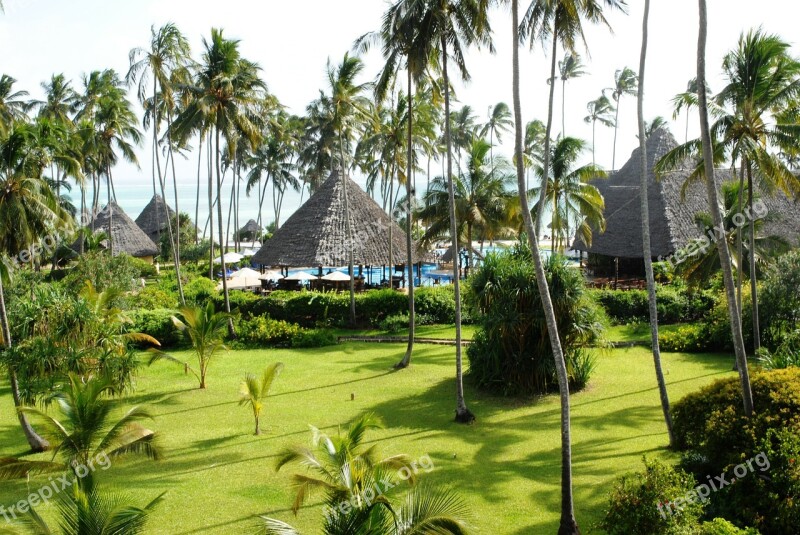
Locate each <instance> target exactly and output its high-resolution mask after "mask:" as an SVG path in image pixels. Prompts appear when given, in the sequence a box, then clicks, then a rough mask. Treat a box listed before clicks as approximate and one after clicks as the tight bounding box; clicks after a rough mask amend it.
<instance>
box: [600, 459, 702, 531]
mask: <svg viewBox="0 0 800 535" xmlns="http://www.w3.org/2000/svg"><path fill="white" fill-rule="evenodd" d="M694 487H695V481H694V478H692V476H691V475H690V474H687V473H686V472H684V471H682V470H679V469H675V468H672V467H671V466H668V465H666V464H663V463H661V462H659V461H648V460H647V459H644V471H642V472H636V473H634V474H628V475H624V476H622V477H620V478H619V479H617V481H616V483H615V484H614V487H613V488H612V490H611V497H610V499H609V506H608V510H607V511H606V515H605V517H604V518H603V520H602V522H601V523H600V526H601V527H602V528H603V529H604V530H605V531H607V532H608V533H609V534H610V535H690V534H692V533H693V532H694V531H695V528H696V527H697V523H698V521H699V519H700V516H701V515H702V513H703V505H702V504H701V503H700V502H699V501H698V500H697V494H696V493H695V491H694ZM687 496H694V499H692V500H685V499H684V498H685V497H687ZM678 499H680V500H682V501H681V502H676V500H678ZM673 504H675V505H674V506H673ZM676 507H680V508H682V510H680V511H678V510H676Z"/></svg>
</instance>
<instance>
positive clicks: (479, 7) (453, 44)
mask: <svg viewBox="0 0 800 535" xmlns="http://www.w3.org/2000/svg"><path fill="white" fill-rule="evenodd" d="M414 4H415V5H416V6H417V8H416V9H414V10H411V11H410V14H409V16H408V17H409V20H413V21H416V22H415V25H416V27H417V28H418V29H419V30H418V31H417V32H416V34H415V35H414V40H413V43H412V45H411V46H412V48H413V49H414V50H416V51H418V55H419V57H421V58H429V59H433V58H438V61H439V64H440V65H441V71H442V84H441V87H443V88H444V90H443V93H444V119H445V121H444V146H445V148H446V154H447V156H446V161H447V165H446V169H445V176H446V177H447V178H446V180H447V181H448V190H449V195H448V197H449V198H448V206H449V208H450V239H451V241H452V247H453V251H458V225H457V221H456V202H455V190H454V188H453V180H452V179H453V158H452V141H453V140H452V137H451V121H450V118H451V115H450V78H449V69H448V64H450V63H451V62H453V64H454V65H455V66H456V67H457V68H458V71H459V73H460V75H461V77H462V78H463V79H465V80H468V79H469V71H468V70H467V66H466V63H465V61H464V54H465V52H466V49H467V48H468V47H470V46H473V45H479V46H487V47H489V49H490V50H494V49H493V47H492V45H491V39H490V35H491V27H490V25H489V20H488V15H487V9H488V2H484V1H483V0H434V1H431V2H415V3H414ZM453 277H454V280H453V284H454V291H455V301H456V306H455V309H456V310H455V321H456V420H457V421H459V422H471V421H473V420H474V418H475V417H474V415H473V414H472V413H471V412H470V411H469V409H467V406H466V402H465V401H464V387H463V380H462V365H461V364H462V358H461V285H460V280H459V274H458V263H457V262H453Z"/></svg>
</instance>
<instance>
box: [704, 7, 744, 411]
mask: <svg viewBox="0 0 800 535" xmlns="http://www.w3.org/2000/svg"><path fill="white" fill-rule="evenodd" d="M698 3H699V22H700V24H699V30H698V38H697V95H698V103H697V105H698V110H699V112H700V141H701V145H702V149H703V162H704V166H703V167H704V178H705V183H706V195H708V203H709V207H710V209H711V216H712V219H713V221H714V227H715V228H724V227H723V224H724V223H723V220H722V212H721V210H720V208H719V200H718V196H717V188H716V182H715V179H714V146H713V145H712V138H711V128H710V127H709V121H708V93H707V88H706V41H707V39H708V11H707V6H706V2H705V0H699V2H698ZM717 251H718V253H719V261H720V265H721V266H722V278H723V281H724V283H725V297H726V299H727V303H728V314H729V315H730V318H731V334H732V336H733V348H734V352H735V354H736V363H737V368H738V370H739V380H740V382H741V384H742V401H743V404H744V413H745V415H746V416H748V417H750V416H752V414H753V391H752V389H751V387H750V374H749V372H748V370H747V355H746V353H745V349H744V340H743V337H742V320H741V315H740V314H739V307H737V306H736V289H735V287H734V281H733V271H732V269H731V255H730V251H729V250H728V242H727V241H726V240H719V241H718V242H717Z"/></svg>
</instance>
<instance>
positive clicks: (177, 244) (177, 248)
mask: <svg viewBox="0 0 800 535" xmlns="http://www.w3.org/2000/svg"><path fill="white" fill-rule="evenodd" d="M171 126H172V112H171V111H169V109H167V132H169V130H170V127H171ZM167 143H169V145H168V147H167V151H168V152H167V158H168V159H169V163H170V167H171V169H172V188H173V190H174V191H175V225H176V229H175V236H174V240H173V242H172V245H173V249H172V251H173V254H174V256H175V279H176V280H177V282H178V297H180V300H181V305H185V304H186V298H185V297H184V295H183V281H182V280H181V210H180V207H179V206H178V174H177V173H176V172H175V154H174V153H173V151H172V140H171V139H169V136H167ZM166 202H167V200H166V198H165V199H164V203H166ZM167 219H168V220H169V211H167Z"/></svg>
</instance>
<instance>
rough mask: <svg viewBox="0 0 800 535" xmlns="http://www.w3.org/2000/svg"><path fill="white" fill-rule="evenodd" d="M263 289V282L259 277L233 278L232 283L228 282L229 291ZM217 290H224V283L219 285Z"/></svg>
mask: <svg viewBox="0 0 800 535" xmlns="http://www.w3.org/2000/svg"><path fill="white" fill-rule="evenodd" d="M260 287H261V280H260V279H259V278H258V277H252V276H249V275H247V276H242V277H233V278H231V280H230V281H228V289H229V290H246V289H248V288H260ZM217 289H218V290H220V289H222V283H219V284H218V285H217Z"/></svg>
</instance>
